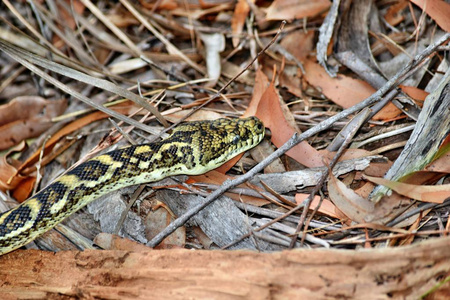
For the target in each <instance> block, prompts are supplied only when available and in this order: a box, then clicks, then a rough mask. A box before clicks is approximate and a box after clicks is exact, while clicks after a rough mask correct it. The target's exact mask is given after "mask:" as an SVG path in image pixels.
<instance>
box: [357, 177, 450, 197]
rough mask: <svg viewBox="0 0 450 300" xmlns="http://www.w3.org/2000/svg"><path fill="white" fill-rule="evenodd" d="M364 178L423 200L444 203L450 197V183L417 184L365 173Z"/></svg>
mask: <svg viewBox="0 0 450 300" xmlns="http://www.w3.org/2000/svg"><path fill="white" fill-rule="evenodd" d="M364 178H366V179H367V180H370V181H372V182H374V183H376V184H380V185H384V186H387V187H388V188H390V189H392V190H394V191H395V192H397V193H399V194H401V195H404V196H407V197H409V198H412V199H416V200H419V201H423V202H431V203H443V202H444V201H445V200H446V199H447V198H449V197H450V184H443V185H415V184H409V183H403V182H398V181H391V180H387V179H384V178H377V177H372V176H367V175H364Z"/></svg>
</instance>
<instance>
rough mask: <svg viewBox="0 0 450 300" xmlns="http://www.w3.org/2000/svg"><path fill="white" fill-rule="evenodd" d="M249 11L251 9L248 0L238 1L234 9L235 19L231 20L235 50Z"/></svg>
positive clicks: (232, 40)
mask: <svg viewBox="0 0 450 300" xmlns="http://www.w3.org/2000/svg"><path fill="white" fill-rule="evenodd" d="M253 2H254V1H253ZM249 11H250V7H249V6H248V3H247V0H238V2H237V3H236V7H235V8H234V13H233V18H232V19H231V33H232V35H233V37H232V38H231V42H232V44H233V47H234V48H236V47H237V46H238V45H239V39H240V38H239V35H240V34H241V33H242V29H243V28H244V24H245V19H246V18H247V16H248V13H249Z"/></svg>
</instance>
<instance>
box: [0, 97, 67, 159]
mask: <svg viewBox="0 0 450 300" xmlns="http://www.w3.org/2000/svg"><path fill="white" fill-rule="evenodd" d="M66 107H67V101H66V100H65V99H61V100H52V101H50V100H45V99H44V98H41V97H38V96H22V97H17V98H15V99H13V100H12V101H11V102H9V103H8V104H5V105H2V106H0V150H3V149H8V148H9V147H11V146H14V145H16V144H18V143H19V142H20V141H23V140H25V139H28V138H33V137H37V136H39V135H40V134H41V133H42V132H44V131H45V130H47V129H49V128H50V127H51V126H52V125H53V123H52V121H51V120H52V118H54V117H56V116H59V115H60V114H61V113H63V112H64V111H65V110H66Z"/></svg>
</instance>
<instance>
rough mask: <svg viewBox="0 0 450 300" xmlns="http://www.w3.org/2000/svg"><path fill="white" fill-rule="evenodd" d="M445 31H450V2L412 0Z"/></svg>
mask: <svg viewBox="0 0 450 300" xmlns="http://www.w3.org/2000/svg"><path fill="white" fill-rule="evenodd" d="M411 2H412V3H414V4H416V5H417V6H419V7H420V8H422V9H423V10H424V11H425V12H426V13H427V14H428V15H429V16H430V17H431V18H432V19H433V20H435V21H436V23H437V24H438V25H439V26H440V27H441V28H442V29H444V30H445V31H447V32H450V18H449V16H450V4H449V3H447V2H445V1H442V0H411Z"/></svg>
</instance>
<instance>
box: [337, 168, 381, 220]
mask: <svg viewBox="0 0 450 300" xmlns="http://www.w3.org/2000/svg"><path fill="white" fill-rule="evenodd" d="M328 192H329V195H330V199H331V201H332V202H333V203H334V205H336V207H337V208H338V209H339V210H340V211H342V212H343V213H344V214H345V215H346V216H347V217H348V218H349V219H351V220H352V221H354V222H357V223H366V221H365V219H364V218H365V217H366V216H368V215H370V214H372V212H373V211H374V210H375V206H374V204H373V203H372V202H370V201H369V200H367V199H364V198H362V197H361V196H359V195H358V194H357V193H355V192H354V191H353V190H352V189H350V188H348V187H347V186H346V185H345V184H343V183H342V182H341V181H340V180H339V179H337V178H336V177H335V176H334V175H330V180H329V181H328Z"/></svg>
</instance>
